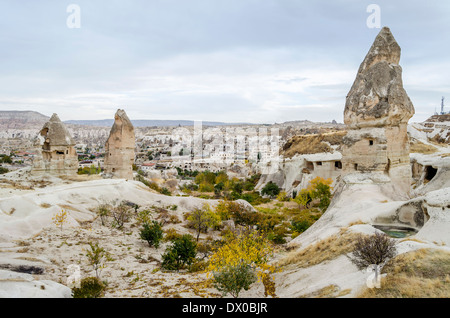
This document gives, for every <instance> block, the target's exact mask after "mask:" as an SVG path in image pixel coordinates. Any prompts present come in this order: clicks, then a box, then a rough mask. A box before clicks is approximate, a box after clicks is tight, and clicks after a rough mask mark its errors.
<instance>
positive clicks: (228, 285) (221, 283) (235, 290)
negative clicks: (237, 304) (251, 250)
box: [213, 262, 258, 298]
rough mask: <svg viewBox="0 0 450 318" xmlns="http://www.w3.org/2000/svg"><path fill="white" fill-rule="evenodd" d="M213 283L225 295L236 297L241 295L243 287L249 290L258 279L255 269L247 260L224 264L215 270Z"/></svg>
mask: <svg viewBox="0 0 450 318" xmlns="http://www.w3.org/2000/svg"><path fill="white" fill-rule="evenodd" d="M213 277H214V282H213V285H214V287H215V288H217V290H218V291H220V292H222V294H223V296H225V295H226V294H231V296H233V297H234V298H237V297H238V296H239V293H240V292H241V290H242V289H244V290H248V289H249V288H250V285H252V284H253V283H254V282H256V281H257V279H258V278H257V276H256V274H255V270H254V269H253V268H252V267H251V266H250V265H249V264H247V263H246V262H242V263H240V264H236V265H231V266H224V267H223V268H221V269H219V270H218V271H216V272H213Z"/></svg>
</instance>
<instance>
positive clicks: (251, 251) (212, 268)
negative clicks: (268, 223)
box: [207, 231, 275, 297]
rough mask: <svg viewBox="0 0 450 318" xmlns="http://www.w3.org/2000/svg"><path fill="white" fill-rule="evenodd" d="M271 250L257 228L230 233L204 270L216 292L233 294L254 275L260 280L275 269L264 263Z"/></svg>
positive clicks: (248, 285)
mask: <svg viewBox="0 0 450 318" xmlns="http://www.w3.org/2000/svg"><path fill="white" fill-rule="evenodd" d="M272 253H273V249H272V246H271V245H270V243H269V241H268V240H267V238H266V237H265V236H264V235H262V234H260V233H258V232H257V231H243V232H242V233H239V234H236V233H234V234H232V235H231V236H229V237H228V238H227V239H226V241H225V243H224V245H222V246H220V247H218V248H217V249H216V250H215V251H214V253H213V254H212V255H211V257H210V259H209V265H208V268H207V271H208V272H209V274H210V275H212V276H213V281H214V284H215V285H216V287H219V290H220V291H222V292H226V293H230V294H232V295H233V296H234V297H237V295H238V294H239V292H240V290H242V289H248V288H249V287H250V285H251V284H252V283H253V282H254V279H253V277H254V275H255V276H256V277H258V278H259V279H264V277H266V276H268V275H270V273H273V272H274V271H275V267H274V266H272V265H269V264H268V261H269V257H270V256H271V255H272Z"/></svg>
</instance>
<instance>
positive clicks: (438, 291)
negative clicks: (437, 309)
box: [358, 249, 450, 298]
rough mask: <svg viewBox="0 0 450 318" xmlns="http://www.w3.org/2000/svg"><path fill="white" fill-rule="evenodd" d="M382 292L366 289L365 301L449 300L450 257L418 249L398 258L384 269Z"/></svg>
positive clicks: (437, 252)
mask: <svg viewBox="0 0 450 318" xmlns="http://www.w3.org/2000/svg"><path fill="white" fill-rule="evenodd" d="M383 272H384V273H386V274H387V275H386V277H384V278H382V280H381V288H372V289H370V288H367V289H365V290H363V291H362V292H361V294H360V295H358V297H364V298H400V297H401V298H405V297H406V298H449V297H450V253H449V252H446V251H442V250H437V249H420V250H417V251H413V252H409V253H405V254H401V255H399V256H397V257H395V258H394V259H392V260H391V261H390V262H388V264H386V266H385V267H384V268H383Z"/></svg>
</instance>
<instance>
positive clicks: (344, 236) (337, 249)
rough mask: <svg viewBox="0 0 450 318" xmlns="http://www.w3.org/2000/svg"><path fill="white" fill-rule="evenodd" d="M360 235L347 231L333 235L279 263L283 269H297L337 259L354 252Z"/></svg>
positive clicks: (296, 251)
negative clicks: (286, 267)
mask: <svg viewBox="0 0 450 318" xmlns="http://www.w3.org/2000/svg"><path fill="white" fill-rule="evenodd" d="M357 238H358V234H357V233H351V232H348V231H347V230H341V233H339V234H335V235H332V236H330V237H328V238H326V239H324V240H321V241H319V242H317V243H315V244H311V245H309V246H308V247H306V248H304V249H301V250H295V251H292V252H290V253H289V254H288V255H287V256H286V257H285V258H283V259H282V260H280V261H279V263H278V265H279V266H281V267H284V266H288V265H295V266H296V267H297V268H305V267H309V266H313V265H317V264H320V263H322V262H324V261H329V260H333V259H335V258H337V257H338V256H340V255H343V254H347V253H350V252H352V251H353V249H354V246H355V242H356V241H357Z"/></svg>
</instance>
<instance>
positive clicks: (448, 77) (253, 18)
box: [0, 0, 450, 123]
mask: <svg viewBox="0 0 450 318" xmlns="http://www.w3.org/2000/svg"><path fill="white" fill-rule="evenodd" d="M70 4H76V5H78V8H80V16H79V17H80V19H79V22H80V24H79V26H80V27H79V28H70V27H69V25H70V26H73V25H72V24H70V23H69V25H68V23H67V20H68V18H70V19H69V21H71V22H77V21H78V20H72V19H71V18H72V17H75V18H76V16H72V15H71V14H72V13H76V12H75V11H71V12H67V8H68V6H69V5H70ZM370 4H377V5H378V6H379V8H380V20H381V26H388V27H389V28H390V29H391V31H392V33H393V35H394V37H395V38H396V40H397V42H398V43H399V45H400V47H401V48H402V56H401V60H400V65H401V66H402V68H403V84H404V87H405V89H406V91H407V93H408V95H409V97H410V98H411V100H412V102H413V104H414V107H415V109H416V115H415V116H414V117H413V119H412V121H423V120H425V119H426V118H428V117H429V116H430V115H432V114H433V113H434V111H435V108H436V109H437V110H439V107H440V103H441V97H442V96H448V102H447V104H448V107H447V108H446V110H447V111H449V110H450V59H449V56H450V50H449V46H450V42H449V38H450V37H449V35H450V1H448V0H434V1H426V2H425V1H411V0H409V1H392V0H391V1H376V0H371V1H363V0H329V1H302V0H142V1H140V0H139V1H138V0H134V1H131V0H126V1H125V0H121V1H119V0H116V1H114V0H107V1H103V0H95V1H92V0H72V1H63V0H53V1H51V0H39V1H37V0H20V1H16V0H0V110H35V111H38V112H40V113H43V114H45V115H48V116H50V115H51V114H53V113H58V115H59V117H60V118H61V119H62V120H71V119H105V118H113V116H114V113H115V111H116V110H117V109H118V108H123V109H125V111H126V112H127V114H128V116H129V117H130V119H187V120H203V121H225V122H251V123H274V122H284V121H290V120H305V119H307V120H312V121H331V120H333V119H334V120H336V121H338V122H343V111H344V105H345V96H346V95H347V93H348V91H349V90H350V87H351V85H352V83H353V81H354V79H355V76H356V72H357V70H358V67H359V65H360V63H361V62H362V60H363V59H364V56H365V55H366V53H367V51H368V50H369V48H370V46H371V44H372V42H373V40H374V39H375V37H376V35H377V34H378V32H379V31H380V29H377V28H369V27H368V26H367V19H368V18H369V16H371V14H373V11H371V12H367V7H368V5H370ZM75 26H76V25H75Z"/></svg>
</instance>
